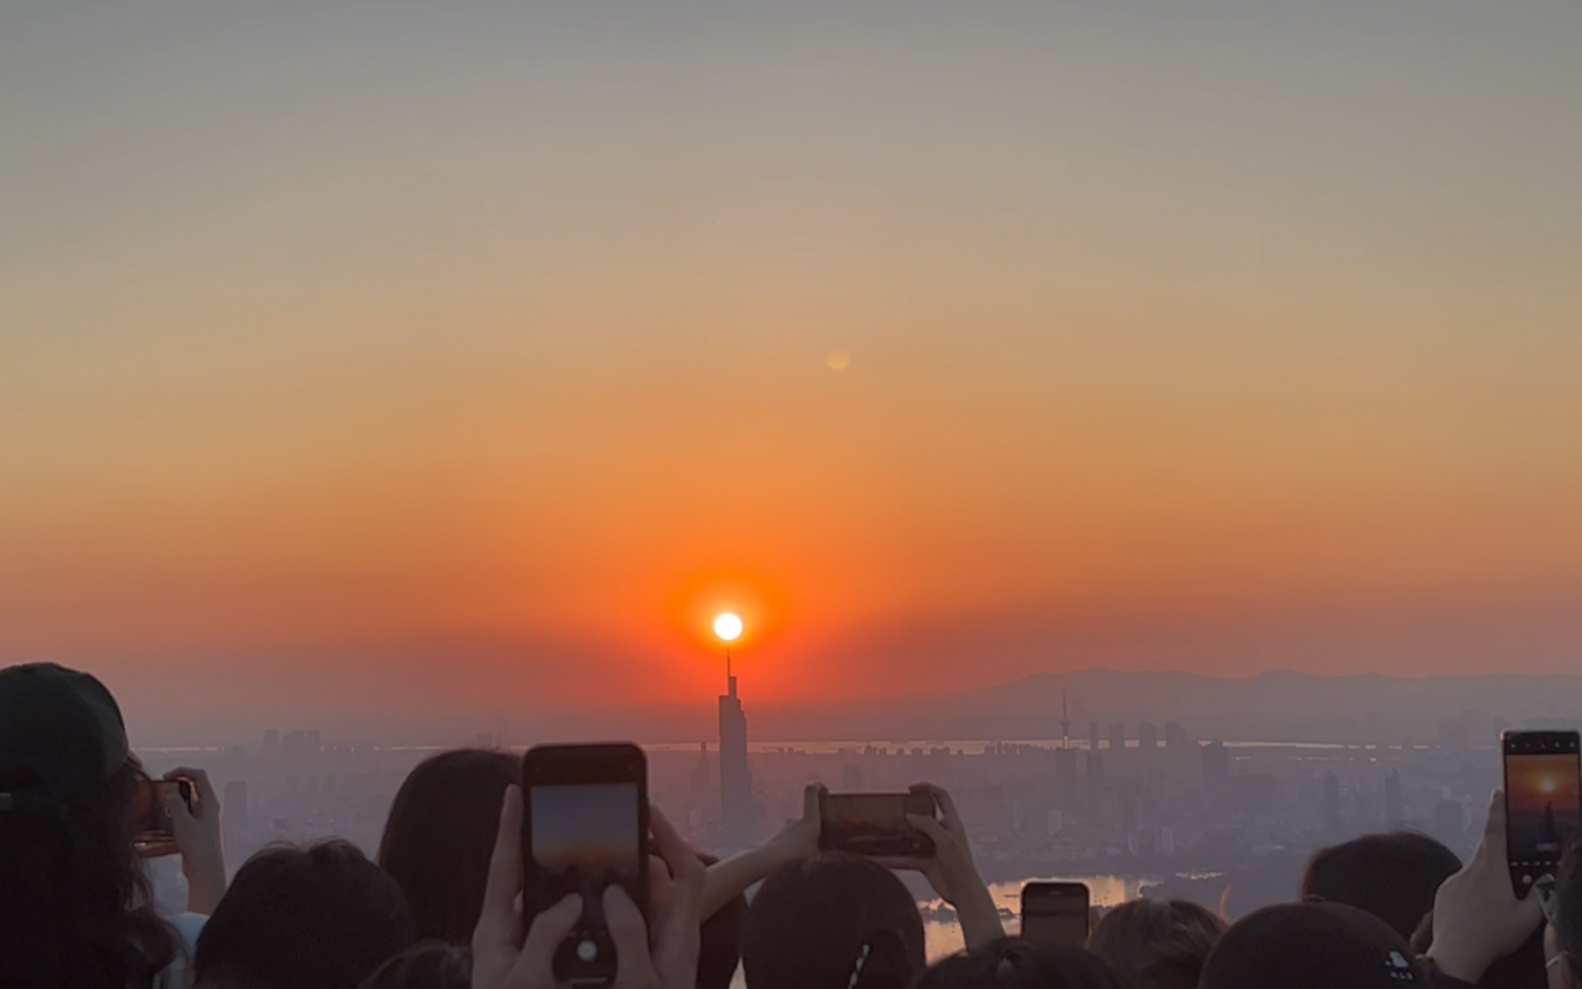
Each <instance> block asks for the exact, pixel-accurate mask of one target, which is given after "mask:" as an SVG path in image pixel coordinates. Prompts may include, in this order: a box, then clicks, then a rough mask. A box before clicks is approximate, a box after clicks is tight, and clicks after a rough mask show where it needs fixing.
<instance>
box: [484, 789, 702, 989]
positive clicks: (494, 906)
mask: <svg viewBox="0 0 1582 989" xmlns="http://www.w3.org/2000/svg"><path fill="white" fill-rule="evenodd" d="M650 818H651V820H652V827H653V834H654V842H655V844H656V845H657V847H658V850H659V853H660V856H661V857H659V858H650V860H649V863H648V866H649V869H648V875H649V895H650V899H651V907H652V914H653V928H654V932H653V933H654V938H653V943H652V946H650V943H649V937H648V925H647V924H645V923H644V922H643V915H642V913H641V912H640V911H639V910H638V909H637V905H636V904H635V903H633V902H632V900H631V897H630V896H628V895H627V893H626V890H625V889H623V888H622V887H620V886H610V887H607V888H606V889H605V891H604V909H605V916H606V918H607V919H608V922H609V929H610V938H611V940H612V941H613V942H614V943H615V952H616V975H615V982H614V983H613V986H614V989H693V986H694V985H695V983H696V981H697V970H698V938H699V927H700V926H701V925H702V922H703V918H702V913H701V911H702V904H703V863H702V861H701V860H699V859H698V857H697V855H696V854H695V853H694V852H693V851H692V849H690V848H688V847H687V845H686V842H684V841H682V840H681V836H680V835H679V834H677V833H676V830H675V829H674V828H673V827H671V826H670V822H669V821H668V820H666V819H665V817H664V815H663V814H661V813H660V812H659V810H658V809H657V808H654V809H651V811H650ZM521 900H522V791H521V788H520V787H517V786H511V787H508V788H507V789H506V792H505V801H504V804H503V806H502V807H501V809H500V829H499V831H498V832H497V833H496V835H495V841H494V854H493V855H492V856H491V857H490V859H489V878H488V882H487V884H486V886H485V889H484V897H483V911H482V913H481V914H480V915H479V917H478V926H477V928H475V929H474V931H473V935H472V954H473V973H472V985H473V989H554V987H555V975H554V968H553V962H554V957H555V949H556V948H557V947H558V946H559V945H560V943H561V942H562V941H564V940H565V939H566V936H567V935H569V934H570V933H571V930H572V928H573V927H575V926H576V924H577V920H578V918H579V917H581V916H582V901H581V897H579V896H577V895H576V894H572V895H570V896H567V897H566V898H565V899H563V900H561V901H560V902H559V903H557V904H555V905H554V906H553V907H550V908H549V909H548V910H545V911H544V912H542V913H540V914H538V915H537V916H536V917H534V918H533V922H532V924H531V925H527V930H526V934H525V936H524V934H523V927H524V921H523V916H522V906H521Z"/></svg>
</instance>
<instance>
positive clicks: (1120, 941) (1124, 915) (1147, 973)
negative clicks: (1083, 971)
mask: <svg viewBox="0 0 1582 989" xmlns="http://www.w3.org/2000/svg"><path fill="white" fill-rule="evenodd" d="M1224 933H1225V922H1224V921H1223V920H1221V919H1219V918H1218V917H1216V916H1215V915H1214V914H1212V913H1210V912H1209V911H1207V910H1205V909H1203V908H1202V907H1200V906H1198V905H1197V904H1196V903H1189V902H1187V901H1186V900H1132V901H1131V902H1129V903H1123V904H1121V905H1120V906H1118V907H1116V908H1115V909H1114V910H1111V911H1110V912H1109V913H1108V914H1106V915H1105V916H1104V919H1103V920H1101V921H1099V924H1098V926H1097V927H1095V928H1094V929H1093V934H1092V936H1090V937H1089V938H1088V948H1089V950H1091V951H1092V952H1093V953H1094V954H1096V955H1098V956H1099V957H1100V958H1103V959H1104V960H1105V961H1107V962H1109V963H1110V965H1111V967H1113V968H1114V969H1115V970H1116V971H1117V972H1119V973H1120V975H1121V977H1122V978H1123V979H1125V980H1126V984H1127V985H1128V986H1130V987H1131V989H1196V987H1197V983H1198V977H1199V976H1201V975H1202V973H1203V963H1204V962H1205V961H1206V960H1208V955H1209V952H1210V951H1212V950H1213V949H1214V944H1215V942H1217V941H1218V940H1219V938H1220V935H1221V934H1224Z"/></svg>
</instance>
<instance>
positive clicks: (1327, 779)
mask: <svg viewBox="0 0 1582 989" xmlns="http://www.w3.org/2000/svg"><path fill="white" fill-rule="evenodd" d="M1321 799H1322V806H1321V808H1320V822H1321V823H1322V826H1323V828H1324V834H1325V835H1327V836H1328V837H1330V838H1335V837H1337V836H1339V834H1340V831H1341V827H1342V825H1341V820H1340V778H1339V777H1337V776H1336V775H1335V774H1334V773H1325V774H1324V778H1323V794H1322V797H1321Z"/></svg>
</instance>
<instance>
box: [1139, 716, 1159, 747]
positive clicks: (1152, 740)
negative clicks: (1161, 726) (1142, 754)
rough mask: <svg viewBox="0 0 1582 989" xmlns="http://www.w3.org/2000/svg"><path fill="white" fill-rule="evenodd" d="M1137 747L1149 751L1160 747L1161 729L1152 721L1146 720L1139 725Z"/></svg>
mask: <svg viewBox="0 0 1582 989" xmlns="http://www.w3.org/2000/svg"><path fill="white" fill-rule="evenodd" d="M1137 747H1138V748H1139V749H1147V750H1149V751H1152V750H1154V749H1157V748H1158V747H1159V730H1158V729H1157V728H1155V727H1154V726H1153V723H1152V722H1148V721H1144V722H1142V723H1141V724H1139V725H1138V726H1137Z"/></svg>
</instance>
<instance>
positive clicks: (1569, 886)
mask: <svg viewBox="0 0 1582 989" xmlns="http://www.w3.org/2000/svg"><path fill="white" fill-rule="evenodd" d="M1554 915H1555V938H1556V939H1557V940H1558V941H1559V943H1560V950H1561V951H1564V952H1565V953H1566V956H1567V960H1566V962H1565V964H1569V965H1570V966H1571V974H1572V975H1573V976H1574V977H1575V978H1577V979H1579V980H1582V840H1578V841H1574V842H1572V843H1571V847H1570V848H1568V849H1567V850H1566V853H1565V857H1564V858H1562V859H1561V860H1560V869H1559V872H1558V874H1557V879H1556V882H1555V909H1554Z"/></svg>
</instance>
